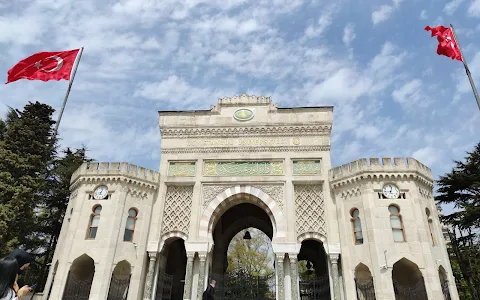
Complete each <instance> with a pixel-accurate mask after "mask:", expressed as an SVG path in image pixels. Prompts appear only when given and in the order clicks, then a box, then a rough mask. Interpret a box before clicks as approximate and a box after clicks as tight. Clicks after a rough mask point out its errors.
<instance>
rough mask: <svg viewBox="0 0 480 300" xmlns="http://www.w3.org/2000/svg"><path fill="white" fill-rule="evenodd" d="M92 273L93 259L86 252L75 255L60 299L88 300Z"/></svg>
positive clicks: (93, 272)
mask: <svg viewBox="0 0 480 300" xmlns="http://www.w3.org/2000/svg"><path fill="white" fill-rule="evenodd" d="M94 275H95V264H94V262H93V259H92V258H91V257H90V256H88V255H87V254H83V255H81V256H79V257H77V258H76V259H75V260H74V261H73V263H72V266H71V267H70V270H69V272H68V277H67V283H66V285H65V289H64V291H63V297H62V300H88V299H89V297H90V289H91V288H92V282H93V276H94Z"/></svg>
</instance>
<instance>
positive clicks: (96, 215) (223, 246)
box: [42, 95, 458, 300]
mask: <svg viewBox="0 0 480 300" xmlns="http://www.w3.org/2000/svg"><path fill="white" fill-rule="evenodd" d="M301 101H303V99H302V100H301ZM159 115H160V118H159V127H160V133H161V156H160V157H161V160H160V166H159V169H158V172H157V171H152V170H146V169H145V168H142V167H138V166H135V165H131V164H128V163H115V162H112V163H108V162H106V163H98V162H89V163H85V164H83V165H82V166H81V167H80V168H79V169H78V170H77V171H76V172H75V173H74V174H73V176H72V180H71V195H70V200H69V204H68V207H67V210H66V215H65V222H64V223H63V226H62V230H61V234H60V237H59V242H58V246H57V249H56V250H55V254H54V257H53V261H57V262H59V263H58V270H57V271H55V270H54V269H53V267H52V269H51V270H50V273H49V276H48V279H47V284H46V285H45V290H49V289H50V286H51V284H52V282H54V284H53V288H52V292H51V295H50V298H51V299H67V300H68V299H75V300H78V299H80V300H81V299H85V300H86V299H89V300H97V299H107V298H108V297H109V288H110V287H111V286H112V289H111V291H112V293H113V291H114V288H113V287H115V289H118V293H116V292H115V295H113V294H111V297H117V296H118V297H120V294H122V293H123V292H125V291H127V289H126V288H127V287H126V286H125V285H126V284H124V283H121V282H117V281H116V280H113V281H112V280H111V278H112V273H114V274H122V275H131V277H130V278H131V280H130V282H129V283H128V299H127V300H132V299H135V300H155V299H156V300H186V299H188V300H201V297H202V293H203V291H205V289H206V288H207V285H208V283H209V280H210V279H217V280H218V281H219V287H218V292H219V293H220V295H221V297H223V298H224V299H232V298H237V299H245V298H246V299H247V300H250V299H251V300H254V299H261V298H264V299H273V298H275V299H278V300H287V299H288V300H290V299H291V300H300V299H303V300H306V299H309V300H310V299H332V300H333V299H334V300H341V299H343V300H355V299H365V300H370V299H372V298H374V297H375V296H374V295H376V296H377V297H380V298H381V299H388V300H393V299H398V300H403V299H422V300H424V299H426V297H427V295H428V297H430V298H432V299H441V298H443V297H444V295H446V296H445V297H450V298H451V299H452V300H458V294H457V292H456V289H455V285H454V283H455V278H454V277H453V276H452V270H451V268H450V264H449V259H448V253H447V251H446V247H445V243H444V242H443V240H442V235H441V223H440V221H439V219H438V214H437V213H436V209H435V203H434V199H433V196H432V190H433V176H432V171H431V170H430V169H429V168H428V167H426V166H425V165H423V164H422V163H420V162H419V161H417V160H415V159H413V158H407V159H404V158H398V157H397V158H394V159H391V158H382V159H379V158H370V159H366V158H361V159H359V160H356V161H353V162H351V163H347V164H345V165H342V166H339V167H334V168H332V166H331V158H330V145H331V138H330V134H331V129H332V121H333V107H294V108H279V107H278V106H277V105H276V104H273V103H272V101H271V99H270V97H256V96H248V95H241V96H235V97H231V98H221V99H218V102H217V104H216V105H214V106H212V107H210V109H206V110H195V111H161V112H159ZM340 151H341V150H339V152H340ZM250 227H254V228H257V229H259V230H261V231H263V232H264V233H265V234H266V235H267V236H268V239H269V245H271V248H269V251H270V252H269V253H271V254H272V256H273V257H275V260H274V261H271V262H269V265H271V269H272V271H271V272H270V271H269V272H263V273H258V274H261V275H262V276H263V275H267V274H271V273H272V272H273V273H274V275H272V276H271V277H268V278H252V277H251V276H239V277H229V276H227V277H225V274H226V270H227V268H228V260H227V259H226V258H227V256H226V253H227V249H228V245H229V242H230V241H231V240H232V238H233V237H234V236H235V235H236V234H237V233H239V232H241V231H243V230H245V229H246V228H250ZM122 261H123V262H124V263H122V264H123V265H124V266H126V265H130V266H131V268H123V267H122V270H127V271H122V272H117V271H118V269H117V271H114V268H117V267H118V265H119V264H120V262H122ZM307 264H308V266H309V267H310V272H308V273H309V274H307V275H308V276H307V277H305V276H304V275H305V274H304V273H305V272H307V271H308V270H307V269H308V268H306V267H307ZM115 266H117V267H115ZM273 266H274V268H273ZM85 270H87V271H88V272H87V271H85ZM112 271H113V272H112ZM229 271H230V270H229ZM55 274H56V275H55ZM312 274H313V275H314V276H313V278H312V276H310V275H312ZM390 274H392V276H390ZM412 274H413V275H412ZM437 274H443V275H442V277H443V279H442V280H440V276H439V275H437ZM309 276H310V277H309ZM93 277H95V278H94V279H93ZM215 277H217V278H215ZM423 277H425V278H426V279H427V280H425V281H423ZM420 278H422V283H418V282H419V281H418V280H419V279H420ZM327 279H328V280H327ZM356 279H357V280H358V282H357V284H356V283H355V282H356ZM372 280H373V282H374V283H375V285H364V284H363V282H365V281H372ZM394 281H395V285H394V284H393V282H394ZM266 283H267V285H268V288H267V289H265V284H266ZM222 289H223V290H222ZM117 294H118V295H117ZM47 295H48V294H45V295H44V297H43V299H42V300H47V299H46V298H47ZM447 295H449V296H447ZM122 296H123V294H122ZM219 297H220V296H219ZM412 297H413V298H412ZM217 298H218V297H217Z"/></svg>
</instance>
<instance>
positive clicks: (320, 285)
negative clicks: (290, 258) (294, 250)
mask: <svg viewBox="0 0 480 300" xmlns="http://www.w3.org/2000/svg"><path fill="white" fill-rule="evenodd" d="M298 274H299V277H300V299H301V300H327V299H330V282H329V275H328V260H327V255H326V253H325V249H324V248H323V243H322V242H319V241H316V240H304V241H303V242H302V246H301V248H300V253H298Z"/></svg>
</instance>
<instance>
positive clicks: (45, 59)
mask: <svg viewBox="0 0 480 300" xmlns="http://www.w3.org/2000/svg"><path fill="white" fill-rule="evenodd" d="M79 51H80V49H75V50H67V51H57V52H38V53H35V54H33V55H32V56H29V57H27V58H25V59H23V60H21V61H20V62H18V63H17V64H16V65H15V66H13V68H11V69H10V70H8V79H7V82H6V83H5V84H7V83H10V82H14V81H17V80H19V79H28V80H42V81H49V80H57V81H58V80H62V79H65V80H70V74H71V73H72V69H73V66H74V65H75V60H76V58H77V55H78V52H79Z"/></svg>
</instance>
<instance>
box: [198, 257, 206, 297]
mask: <svg viewBox="0 0 480 300" xmlns="http://www.w3.org/2000/svg"><path fill="white" fill-rule="evenodd" d="M198 258H199V259H200V267H199V269H198V292H197V297H198V300H202V295H203V291H204V289H205V266H206V264H205V262H206V260H207V254H206V253H204V254H199V255H198Z"/></svg>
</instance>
